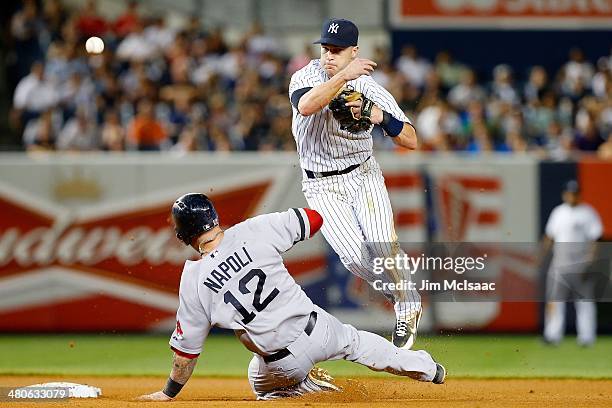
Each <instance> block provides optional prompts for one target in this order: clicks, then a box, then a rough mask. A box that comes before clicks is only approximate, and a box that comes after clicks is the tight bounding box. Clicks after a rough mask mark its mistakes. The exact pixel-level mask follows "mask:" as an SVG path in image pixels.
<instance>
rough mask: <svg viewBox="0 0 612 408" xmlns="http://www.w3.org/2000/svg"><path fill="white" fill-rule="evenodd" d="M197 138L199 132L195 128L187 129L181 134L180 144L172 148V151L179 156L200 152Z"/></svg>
mask: <svg viewBox="0 0 612 408" xmlns="http://www.w3.org/2000/svg"><path fill="white" fill-rule="evenodd" d="M197 136H198V134H197V131H196V129H195V128H194V127H193V126H188V127H186V128H185V129H183V131H182V132H181V134H180V136H179V138H178V142H177V143H176V144H175V145H174V146H172V149H170V150H171V151H172V152H175V153H178V154H185V153H189V152H195V151H197V150H200V149H199V145H198V138H197Z"/></svg>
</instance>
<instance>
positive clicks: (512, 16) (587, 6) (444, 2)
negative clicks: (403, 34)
mask: <svg viewBox="0 0 612 408" xmlns="http://www.w3.org/2000/svg"><path fill="white" fill-rule="evenodd" d="M389 7H391V12H390V13H389V15H390V16H391V19H392V23H393V25H394V26H396V27H413V28H414V27H441V28H449V27H472V28H473V27H503V26H507V27H509V28H510V27H517V28H520V27H525V28H529V27H531V28H555V29H568V28H610V27H612V2H610V1H609V0H418V1H414V0H392V1H391V2H390V4H389Z"/></svg>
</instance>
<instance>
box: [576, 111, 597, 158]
mask: <svg viewBox="0 0 612 408" xmlns="http://www.w3.org/2000/svg"><path fill="white" fill-rule="evenodd" d="M603 142H604V140H603V139H602V138H601V136H600V134H599V131H598V130H597V128H596V127H595V122H594V121H593V119H592V118H590V117H589V119H588V120H587V121H586V122H585V123H584V124H583V125H582V126H580V127H579V128H578V129H577V131H576V136H575V139H574V144H575V146H576V148H577V149H578V150H582V151H588V152H595V151H597V149H598V148H599V146H600V145H601V144H603Z"/></svg>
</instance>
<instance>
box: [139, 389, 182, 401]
mask: <svg viewBox="0 0 612 408" xmlns="http://www.w3.org/2000/svg"><path fill="white" fill-rule="evenodd" d="M173 399H174V398H170V397H169V396H167V395H166V394H164V393H163V391H157V392H154V393H152V394H146V395H141V396H140V397H138V398H136V400H138V401H156V402H164V401H168V402H169V401H172V400H173Z"/></svg>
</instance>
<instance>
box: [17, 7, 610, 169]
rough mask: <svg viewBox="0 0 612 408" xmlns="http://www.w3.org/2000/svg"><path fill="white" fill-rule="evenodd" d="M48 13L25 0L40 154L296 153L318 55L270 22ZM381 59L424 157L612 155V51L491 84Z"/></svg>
mask: <svg viewBox="0 0 612 408" xmlns="http://www.w3.org/2000/svg"><path fill="white" fill-rule="evenodd" d="M38 4H39V3H37V2H36V1H34V0H25V1H23V7H21V8H20V9H19V10H18V11H17V12H16V13H15V14H14V15H13V17H12V19H11V21H10V27H9V30H10V41H11V50H12V51H11V61H12V62H13V63H12V65H11V69H10V75H11V78H12V79H13V80H14V83H15V84H17V85H16V88H15V91H14V96H13V109H12V114H11V121H12V124H13V126H14V127H15V128H16V129H19V132H20V133H21V134H22V135H23V137H22V142H23V146H24V148H25V149H26V150H28V151H32V150H71V151H72V150H76V151H86V150H107V151H123V150H165V151H175V152H187V151H194V150H210V151H229V150H260V151H261V150H289V151H291V150H294V148H295V146H294V141H293V137H292V134H291V115H292V112H291V106H290V104H289V99H288V95H287V89H288V82H289V79H290V77H291V74H292V73H293V72H295V71H296V70H298V69H299V68H301V67H302V66H304V65H305V64H307V63H308V61H309V60H310V59H311V58H316V56H315V52H314V49H313V47H312V46H310V45H309V44H308V45H306V46H305V47H304V50H303V52H302V53H300V54H299V55H295V56H287V55H284V54H283V53H282V52H281V50H282V49H283V48H282V46H281V44H280V43H279V40H278V39H277V38H274V37H272V36H269V35H266V34H265V33H264V31H263V30H262V28H261V27H259V26H258V25H255V26H254V27H253V28H252V29H251V30H250V31H248V32H247V33H246V34H245V35H244V37H243V39H242V40H241V41H239V42H238V43H236V44H229V43H228V41H226V39H225V38H224V32H223V31H222V30H221V29H210V30H205V29H204V28H203V27H202V25H201V24H200V20H199V19H197V18H192V19H190V20H188V21H187V22H186V23H185V26H184V27H183V28H182V29H180V30H176V29H173V28H170V27H168V26H167V25H166V23H165V21H164V18H162V17H155V18H153V17H144V16H142V15H141V13H140V11H139V9H138V4H137V2H129V3H128V4H127V8H126V10H125V12H124V13H123V14H122V15H121V16H119V18H117V19H116V20H115V21H108V20H107V19H105V18H104V17H103V16H102V15H101V14H100V13H98V11H97V9H96V3H95V1H93V0H90V1H88V2H86V4H85V5H84V7H82V9H80V10H74V11H69V10H67V9H66V8H65V7H64V5H63V4H62V2H61V0H47V1H44V2H42V6H39V5H38ZM90 36H99V37H102V38H104V40H105V43H106V49H105V51H104V52H103V53H102V54H100V55H88V54H87V53H86V52H85V47H84V42H85V40H86V39H87V38H88V37H90ZM373 59H374V60H375V61H376V62H378V68H377V70H376V71H375V73H374V74H373V75H374V78H375V79H376V80H377V81H378V82H379V83H381V84H382V85H383V86H385V87H386V88H387V89H388V90H389V91H390V92H391V93H392V94H393V95H394V96H395V98H396V100H397V101H398V102H399V104H400V106H401V107H402V109H404V110H405V112H406V113H407V115H408V116H409V117H410V118H412V119H413V122H414V124H415V126H416V128H417V130H418V134H419V136H420V139H421V141H422V147H421V148H422V149H423V150H430V151H448V150H453V151H468V152H485V151H500V152H523V151H535V152H538V153H540V154H541V155H543V156H546V157H550V158H553V159H563V158H565V157H567V156H568V155H571V154H572V153H573V152H575V151H588V152H595V151H598V152H599V154H600V155H601V156H603V157H610V158H612V137H611V136H612V73H611V72H612V55H610V56H602V57H601V58H600V59H599V60H598V61H596V62H595V63H593V62H589V61H586V60H585V59H584V57H583V54H582V52H581V51H580V50H579V49H573V50H571V51H570V52H569V60H568V61H567V62H566V63H565V64H564V65H562V66H560V67H559V70H558V72H553V73H550V72H547V71H546V70H545V69H544V68H543V67H540V66H534V67H532V68H531V70H530V72H528V73H526V74H525V75H524V76H525V78H524V79H523V78H521V75H519V74H520V73H516V72H513V70H512V68H511V67H510V66H508V65H499V66H497V67H496V68H495V69H494V71H493V72H492V73H480V74H481V75H480V78H479V77H478V76H477V74H476V72H474V70H472V69H470V67H468V66H465V65H464V64H461V63H460V62H458V61H455V60H454V59H453V57H452V56H451V55H450V54H449V53H448V52H445V51H442V52H439V53H438V54H437V57H436V58H435V60H434V61H428V60H426V59H424V58H421V57H419V55H418V52H417V50H416V49H415V47H413V46H410V45H406V46H405V47H404V48H403V49H402V52H401V55H400V56H399V58H397V59H396V60H395V61H391V60H390V58H389V54H388V52H387V50H386V49H384V48H378V49H377V50H376V55H374V56H373ZM489 77H490V78H489ZM519 79H520V81H519ZM375 143H376V144H377V146H378V148H382V149H394V148H395V146H394V144H393V143H390V142H389V140H388V139H387V138H383V137H382V136H381V135H378V134H377V135H376V137H375Z"/></svg>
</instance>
